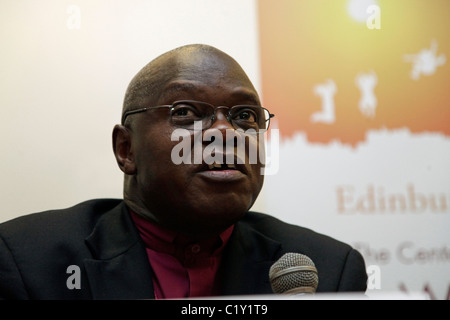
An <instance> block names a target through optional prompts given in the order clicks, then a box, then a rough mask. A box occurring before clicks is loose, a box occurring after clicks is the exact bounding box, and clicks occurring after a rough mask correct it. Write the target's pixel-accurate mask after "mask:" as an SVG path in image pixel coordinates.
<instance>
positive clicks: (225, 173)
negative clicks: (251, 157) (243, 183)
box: [198, 157, 247, 182]
mask: <svg viewBox="0 0 450 320" xmlns="http://www.w3.org/2000/svg"><path fill="white" fill-rule="evenodd" d="M224 160H225V157H224ZM240 162H242V161H240ZM240 162H238V161H237V157H234V163H226V162H224V163H219V162H217V161H215V162H213V163H211V164H204V166H203V169H202V171H200V172H198V174H200V175H201V176H202V177H203V178H205V179H206V180H208V181H210V182H234V181H238V180H241V179H243V178H245V176H246V175H247V169H246V166H245V165H244V164H240Z"/></svg>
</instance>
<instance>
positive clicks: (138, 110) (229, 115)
mask: <svg viewBox="0 0 450 320" xmlns="http://www.w3.org/2000/svg"><path fill="white" fill-rule="evenodd" d="M182 102H186V103H202V104H205V105H209V106H211V107H213V108H214V109H213V113H212V118H211V120H212V121H211V126H212V125H213V123H214V121H215V117H216V112H217V109H223V108H227V109H228V112H227V114H226V119H227V121H228V122H229V123H230V124H231V125H232V126H233V128H234V129H235V130H239V129H242V128H239V129H237V128H235V127H234V125H233V122H232V120H231V110H232V109H233V108H235V107H258V108H261V109H262V110H263V111H267V113H268V115H269V118H268V119H266V120H264V122H269V123H268V124H267V128H265V129H263V131H262V132H265V131H267V130H268V129H269V126H270V119H271V118H273V117H275V114H273V113H270V111H269V110H268V109H266V108H264V107H261V106H258V105H246V104H245V105H244V104H238V105H235V106H231V107H227V106H214V105H212V104H210V103H207V102H203V101H197V100H177V101H174V102H173V103H172V104H165V105H159V106H154V107H145V108H139V109H134V110H130V111H127V112H125V113H124V114H123V115H122V125H125V120H126V119H127V117H128V116H129V115H132V114H135V113H142V112H146V111H148V110H153V109H161V108H171V109H173V108H174V105H176V104H179V103H182ZM171 111H172V110H171ZM211 126H209V127H208V128H202V130H206V129H209V128H211ZM187 130H192V129H187ZM258 130H260V128H258ZM257 133H260V132H259V131H258V132H257Z"/></svg>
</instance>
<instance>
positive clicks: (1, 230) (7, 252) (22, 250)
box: [0, 199, 122, 299]
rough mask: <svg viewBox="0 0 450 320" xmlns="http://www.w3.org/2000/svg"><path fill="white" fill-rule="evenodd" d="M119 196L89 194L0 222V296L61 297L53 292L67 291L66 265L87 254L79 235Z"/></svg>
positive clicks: (83, 239)
mask: <svg viewBox="0 0 450 320" xmlns="http://www.w3.org/2000/svg"><path fill="white" fill-rule="evenodd" d="M121 202H122V201H121V200H115V199H98V200H90V201H86V202H82V203H80V204H77V205H75V206H73V207H70V208H66V209H58V210H49V211H44V212H39V213H32V214H28V215H25V216H22V217H18V218H15V219H13V220H10V221H6V222H4V223H2V224H0V299H2V298H13V299H17V298H19V299H26V298H37V297H47V298H49V297H61V296H57V294H58V292H60V291H61V292H69V290H66V289H67V288H65V287H64V285H65V281H66V277H67V273H66V269H67V267H68V266H70V265H72V264H74V263H75V264H77V265H78V264H79V265H81V262H82V261H83V259H84V258H89V257H90V256H91V252H90V251H89V250H88V248H87V246H86V245H85V238H86V237H87V236H88V235H89V234H90V233H91V232H92V230H93V228H94V226H95V224H96V222H97V221H98V219H100V217H101V216H103V215H104V214H105V213H106V212H108V211H110V210H111V209H113V208H114V207H116V206H118V205H119V204H120V203H121ZM50 283H51V284H54V283H57V284H58V285H59V286H61V284H62V285H63V287H61V288H60V287H52V286H51V285H50ZM58 288H59V290H60V291H58ZM75 291H78V290H75ZM79 291H80V292H79V293H80V294H83V293H84V291H83V292H81V291H82V290H79Z"/></svg>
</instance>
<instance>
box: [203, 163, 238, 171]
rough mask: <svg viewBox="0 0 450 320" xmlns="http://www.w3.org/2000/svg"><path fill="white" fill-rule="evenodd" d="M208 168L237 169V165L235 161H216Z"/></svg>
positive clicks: (218, 169) (217, 169)
mask: <svg viewBox="0 0 450 320" xmlns="http://www.w3.org/2000/svg"><path fill="white" fill-rule="evenodd" d="M208 169H209V170H215V171H220V170H237V169H236V165H235V164H234V163H230V164H227V163H222V164H221V163H217V162H214V163H213V164H209V165H208Z"/></svg>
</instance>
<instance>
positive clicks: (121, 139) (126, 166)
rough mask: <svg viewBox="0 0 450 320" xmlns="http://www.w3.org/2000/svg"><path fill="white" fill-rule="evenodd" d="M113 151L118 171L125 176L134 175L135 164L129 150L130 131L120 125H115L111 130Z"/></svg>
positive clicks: (131, 152) (130, 149)
mask: <svg viewBox="0 0 450 320" xmlns="http://www.w3.org/2000/svg"><path fill="white" fill-rule="evenodd" d="M112 138H113V150H114V155H115V156H116V161H117V164H118V165H119V168H120V170H122V171H123V172H124V173H125V174H129V175H132V174H135V173H136V164H135V162H134V154H133V150H132V148H131V131H130V130H128V129H127V128H126V127H124V126H122V125H116V126H115V127H114V129H113V137H112Z"/></svg>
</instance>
